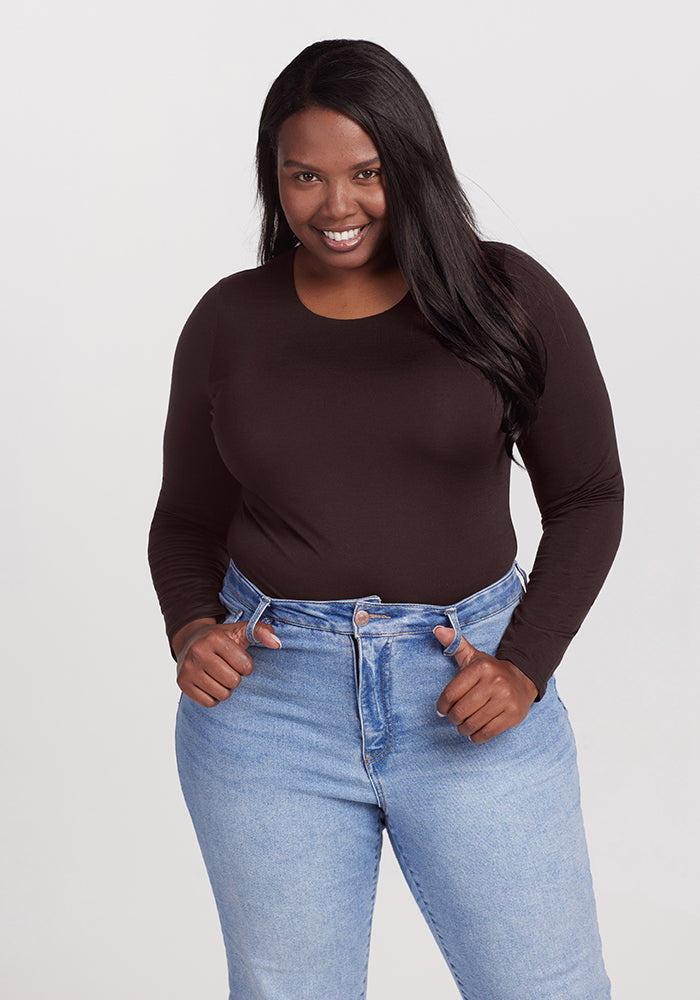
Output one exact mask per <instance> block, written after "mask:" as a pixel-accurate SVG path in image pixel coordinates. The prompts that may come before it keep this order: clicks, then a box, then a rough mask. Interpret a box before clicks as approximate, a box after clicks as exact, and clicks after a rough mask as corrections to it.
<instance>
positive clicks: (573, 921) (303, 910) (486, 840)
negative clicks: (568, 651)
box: [176, 564, 610, 1000]
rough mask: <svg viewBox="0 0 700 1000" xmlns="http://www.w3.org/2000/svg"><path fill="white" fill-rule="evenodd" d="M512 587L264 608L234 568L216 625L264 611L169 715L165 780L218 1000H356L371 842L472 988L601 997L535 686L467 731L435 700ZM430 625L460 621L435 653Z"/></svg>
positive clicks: (474, 994) (552, 732)
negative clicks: (232, 666)
mask: <svg viewBox="0 0 700 1000" xmlns="http://www.w3.org/2000/svg"><path fill="white" fill-rule="evenodd" d="M525 583H526V579H525V577H524V574H523V573H522V570H520V568H519V567H518V566H517V564H514V565H513V567H512V568H511V570H510V571H509V572H508V573H507V574H506V575H505V576H504V577H503V578H502V579H500V580H498V581H496V582H495V583H494V584H492V585H491V586H489V587H486V588H485V589H484V590H481V591H479V593H476V594H473V595H472V596H471V597H467V598H465V599H464V600H463V601H460V602H459V603H457V604H455V605H453V606H451V607H440V606H437V605H422V604H385V603H383V602H382V601H381V600H380V598H379V597H377V596H376V595H372V596H370V597H360V598H357V599H356V600H343V601H293V600H278V599H276V598H275V599H270V598H268V597H266V596H265V595H264V594H262V593H261V592H260V591H259V590H258V588H257V587H255V586H254V585H253V584H252V583H251V582H250V581H249V580H248V579H247V578H246V577H245V576H243V574H242V573H241V572H240V571H239V570H238V569H237V568H236V567H235V566H234V565H233V564H231V566H230V568H229V571H228V573H227V575H226V579H225V583H224V586H223V590H222V594H221V598H222V600H223V602H224V604H225V606H226V608H227V609H228V611H229V612H230V614H229V616H228V618H227V619H226V620H227V621H228V622H234V621H237V620H246V619H247V620H248V622H249V624H248V626H247V632H248V638H249V639H251V640H253V635H252V630H253V628H254V625H255V623H256V622H257V621H258V620H262V621H263V622H269V623H270V624H271V625H272V626H273V627H274V630H275V633H276V634H277V636H278V637H279V639H280V640H281V642H282V648H281V649H268V648H267V647H265V646H262V645H258V644H257V643H255V641H254V640H253V646H251V647H250V648H249V652H250V653H251V655H252V657H253V661H254V663H255V667H254V670H253V672H252V674H250V675H249V676H247V677H244V678H243V679H242V681H241V683H240V685H239V687H237V688H236V689H235V690H234V691H233V693H232V694H231V696H230V697H229V698H228V699H227V700H226V701H223V702H221V703H219V704H218V705H216V706H215V707H213V708H203V707H202V706H200V705H198V704H196V703H195V702H193V701H192V700H190V699H189V698H187V697H186V696H185V695H182V696H181V698H180V705H179V708H178V716H177V726H176V743H177V760H178V768H179V773H180V780H181V783H182V789H183V792H184V796H185V800H186V802H187V806H188V809H189V811H190V814H191V816H192V820H193V823H194V827H195V830H196V833H197V837H198V840H199V844H200V847H201V850H202V854H203V857H204V861H205V864H206V867H207V870H208V873H209V878H210V880H211V884H212V888H213V890H214V895H215V898H216V903H217V907H218V911H219V916H220V920H221V926H222V929H223V935H224V941H225V945H226V952H227V957H228V966H229V985H230V991H231V992H230V997H231V1000H361V998H363V997H365V995H366V980H367V963H368V953H369V937H370V926H371V921H372V910H373V904H374V899H375V890H376V884H377V873H378V868H379V857H380V850H381V845H382V834H383V830H384V828H386V831H387V834H388V837H389V840H390V842H391V845H392V848H393V850H394V852H395V854H396V858H397V860H398V863H399V865H400V866H401V869H402V871H403V873H404V875H405V877H406V881H407V883H408V885H409V886H410V889H411V892H412V893H413V895H414V897H415V899H416V902H417V904H418V906H419V907H420V909H421V911H422V913H423V915H424V917H425V919H426V921H427V922H428V924H429V926H430V929H431V931H432V933H433V935H434V936H435V939H436V941H437V943H438V945H439V947H440V949H441V951H442V954H443V955H444V957H445V960H446V962H447V963H448V965H449V968H450V970H451V972H452V975H453V976H454V979H455V982H456V984H457V988H458V990H459V995H460V996H461V997H463V998H469V1000H604V998H608V997H609V996H610V992H609V989H610V988H609V983H608V978H607V975H606V973H605V969H604V965H603V959H602V955H601V945H600V938H599V934H598V926H597V919H596V910H595V902H594V897H593V890H592V885H591V876H590V870H589V862H588V854H587V848H586V840H585V835H584V829H583V823H582V819H581V809H580V797H579V781H578V770H577V764H576V749H575V744H574V738H573V734H572V731H571V726H570V724H569V720H568V716H567V712H566V709H565V708H564V705H563V704H562V702H561V700H560V698H559V696H558V694H557V690H556V685H555V683H554V680H551V681H550V682H549V686H548V689H547V692H546V694H545V695H544V697H543V698H542V700H541V701H539V702H536V703H535V704H534V705H533V706H532V708H531V709H530V712H529V714H528V715H527V717H526V718H525V720H524V721H523V722H522V723H521V724H520V725H519V726H517V727H516V728H515V729H509V730H507V731H506V732H504V733H502V734H501V735H499V736H496V737H494V738H493V739H491V740H489V741H487V742H486V743H483V744H475V743H471V742H470V741H469V740H468V739H467V738H466V737H465V736H462V735H461V734H460V733H459V732H458V731H457V729H456V727H455V726H454V725H452V724H451V723H450V722H449V720H448V719H447V718H441V717H440V716H438V714H437V711H436V707H435V705H436V701H437V698H438V696H439V694H440V692H441V691H442V689H443V688H444V687H445V685H446V684H447V682H448V681H449V680H450V679H451V678H452V677H453V676H454V675H455V672H456V670H457V669H458V668H457V665H456V661H455V659H454V656H453V655H452V654H454V652H455V650H456V648H457V645H458V644H459V639H460V636H461V634H462V633H463V634H464V635H466V637H467V638H468V639H469V641H470V642H471V643H472V645H474V646H476V648H477V649H481V650H484V651H486V652H488V653H491V654H493V653H494V652H495V650H496V648H497V646H498V643H499V640H500V637H501V635H502V633H503V631H504V629H505V627H506V625H507V624H508V621H509V619H510V616H511V614H512V613H513V609H514V608H515V606H516V605H517V603H518V602H519V601H520V600H521V599H522V596H523V593H524V585H525ZM436 625H447V626H450V627H452V628H455V629H456V633H457V634H456V637H455V641H454V642H453V643H451V644H450V646H449V647H447V648H446V649H443V647H442V646H441V645H440V643H439V642H438V640H437V639H436V638H435V636H434V635H433V634H432V629H433V628H434V627H435V626H436Z"/></svg>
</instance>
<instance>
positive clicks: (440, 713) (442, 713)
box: [436, 709, 445, 719]
mask: <svg viewBox="0 0 700 1000" xmlns="http://www.w3.org/2000/svg"><path fill="white" fill-rule="evenodd" d="M436 711H437V709H436ZM438 715H439V716H440V718H441V719H444V718H445V713H444V712H439V711H438Z"/></svg>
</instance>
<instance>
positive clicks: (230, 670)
mask: <svg viewBox="0 0 700 1000" xmlns="http://www.w3.org/2000/svg"><path fill="white" fill-rule="evenodd" d="M236 650H237V653H238V654H239V655H237V656H235V657H234V656H232V657H230V658H224V657H223V656H220V655H219V654H216V655H214V656H211V657H209V658H208V659H207V660H206V661H205V662H204V664H203V665H202V669H203V670H204V673H206V674H209V676H210V677H213V678H214V680H216V681H218V682H219V684H223V686H224V687H227V688H233V687H236V686H237V685H238V684H239V683H240V680H241V675H243V676H245V677H247V676H248V675H249V674H251V673H252V672H253V660H252V659H251V657H250V656H249V655H248V654H247V653H245V652H244V651H243V650H242V649H240V648H238V647H236ZM230 659H234V660H235V666H234V665H233V663H231V662H230Z"/></svg>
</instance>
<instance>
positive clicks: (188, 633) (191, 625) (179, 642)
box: [171, 618, 217, 659]
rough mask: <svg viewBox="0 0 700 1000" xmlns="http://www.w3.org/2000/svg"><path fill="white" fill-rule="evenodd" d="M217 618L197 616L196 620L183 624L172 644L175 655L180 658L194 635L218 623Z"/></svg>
mask: <svg viewBox="0 0 700 1000" xmlns="http://www.w3.org/2000/svg"><path fill="white" fill-rule="evenodd" d="M216 624H217V621H216V618H195V620H194V621H191V622H188V623H187V625H183V626H182V628H181V629H178V631H177V632H176V633H175V635H174V636H173V638H172V642H171V646H172V647H173V652H174V653H175V656H176V657H177V658H178V659H179V657H180V653H181V652H182V650H183V649H184V648H185V647H186V646H188V645H189V643H190V642H191V640H192V639H193V638H194V636H195V635H196V634H197V633H198V632H201V631H202V630H203V629H205V628H207V627H211V626H212V625H216Z"/></svg>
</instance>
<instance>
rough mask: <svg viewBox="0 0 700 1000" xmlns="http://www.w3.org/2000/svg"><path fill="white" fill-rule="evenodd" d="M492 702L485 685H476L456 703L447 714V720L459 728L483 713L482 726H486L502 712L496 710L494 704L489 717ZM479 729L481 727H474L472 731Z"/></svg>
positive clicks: (498, 709)
mask: <svg viewBox="0 0 700 1000" xmlns="http://www.w3.org/2000/svg"><path fill="white" fill-rule="evenodd" d="M490 701H491V699H490V697H489V693H488V691H487V689H486V687H485V685H484V684H475V685H474V687H473V688H471V690H470V691H469V692H468V693H467V694H466V695H465V696H464V697H463V698H460V699H459V700H458V701H456V702H455V703H454V705H453V706H452V708H451V709H450V710H449V712H448V713H447V718H448V719H449V720H450V722H451V723H452V724H453V725H454V726H458V727H459V726H461V725H462V724H463V723H465V722H467V721H468V720H470V719H472V718H473V717H474V716H476V715H479V714H480V713H481V725H484V724H485V723H487V722H488V721H489V719H491V718H493V716H494V715H495V714H496V713H497V712H500V708H496V707H495V706H494V705H493V704H491V711H490V715H489V709H488V705H489V703H490ZM479 728H480V727H479V726H472V730H476V729H479Z"/></svg>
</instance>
